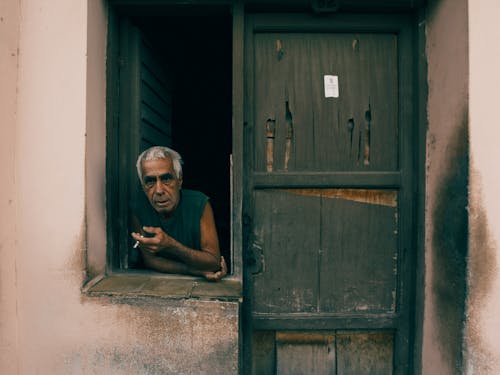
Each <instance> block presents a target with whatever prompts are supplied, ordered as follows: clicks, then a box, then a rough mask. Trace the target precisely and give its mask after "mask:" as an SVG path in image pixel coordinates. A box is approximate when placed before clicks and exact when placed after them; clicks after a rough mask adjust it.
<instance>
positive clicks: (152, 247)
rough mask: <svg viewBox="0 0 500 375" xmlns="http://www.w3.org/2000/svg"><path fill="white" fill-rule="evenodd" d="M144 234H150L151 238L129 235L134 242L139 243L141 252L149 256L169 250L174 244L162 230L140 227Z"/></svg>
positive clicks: (138, 234)
mask: <svg viewBox="0 0 500 375" xmlns="http://www.w3.org/2000/svg"><path fill="white" fill-rule="evenodd" d="M142 229H143V231H144V232H145V233H149V234H152V235H153V236H152V237H151V236H150V237H145V236H143V235H141V234H140V233H135V232H133V233H131V235H132V237H133V238H134V240H136V241H137V242H138V243H139V246H140V248H141V250H144V251H147V252H148V253H151V254H156V253H158V252H159V251H161V250H162V249H166V248H169V247H171V246H173V245H174V244H175V240H174V239H173V238H172V237H170V236H169V235H168V234H166V233H165V232H164V231H163V229H161V228H158V227H142Z"/></svg>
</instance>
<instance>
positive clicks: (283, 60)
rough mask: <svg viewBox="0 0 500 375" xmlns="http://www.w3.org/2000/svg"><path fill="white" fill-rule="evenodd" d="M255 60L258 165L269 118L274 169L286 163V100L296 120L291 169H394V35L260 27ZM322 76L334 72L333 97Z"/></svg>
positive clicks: (262, 160) (262, 165) (258, 167)
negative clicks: (335, 87)
mask: <svg viewBox="0 0 500 375" xmlns="http://www.w3.org/2000/svg"><path fill="white" fill-rule="evenodd" d="M277 46H279V48H278V47H277ZM278 50H280V51H281V53H279V51H278ZM254 59H255V66H256V71H255V74H256V80H255V81H254V82H253V83H254V85H255V95H254V98H253V99H254V103H255V124H254V126H255V138H254V142H255V150H256V153H255V166H256V170H258V171H264V170H265V150H264V148H265V141H266V138H265V134H264V129H265V123H266V120H267V119H269V118H271V119H274V120H275V121H276V137H275V140H274V160H275V167H274V168H273V170H274V171H278V170H283V169H284V155H285V142H286V131H287V129H286V118H285V104H286V102H287V101H288V102H289V107H290V113H291V114H292V116H293V124H294V135H293V140H292V147H291V150H292V151H291V155H290V162H289V168H288V170H290V171H292V170H299V171H300V170H308V171H310V170H317V171H328V170H395V169H396V168H397V167H398V162H399V158H398V136H399V132H398V111H397V95H398V75H397V72H398V69H397V38H396V36H395V35H392V34H370V33H367V34H322V33H317V34H309V33H293V34H283V33H272V34H266V33H262V34H257V35H256V36H255V56H254ZM324 75H336V76H338V78H339V97H338V98H330V97H328V98H327V97H325V92H324V83H323V82H324V81H323V77H324ZM368 119H369V120H368ZM368 128H369V132H368ZM365 150H366V151H365ZM365 152H366V157H365ZM365 159H366V160H365Z"/></svg>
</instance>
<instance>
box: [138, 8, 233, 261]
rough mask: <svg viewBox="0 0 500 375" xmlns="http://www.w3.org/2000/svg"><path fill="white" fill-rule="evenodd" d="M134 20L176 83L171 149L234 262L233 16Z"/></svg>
mask: <svg viewBox="0 0 500 375" xmlns="http://www.w3.org/2000/svg"><path fill="white" fill-rule="evenodd" d="M159 13H160V14H158V12H156V13H154V15H151V13H149V12H148V13H146V14H142V12H141V15H139V16H135V17H134V16H132V17H130V21H131V23H132V24H134V25H135V26H136V27H137V28H138V29H140V31H141V32H142V33H143V34H144V35H145V37H146V38H147V39H148V41H149V42H150V44H151V48H152V49H153V50H154V53H155V55H156V56H158V57H159V59H160V61H162V65H163V66H164V68H165V71H166V72H167V74H168V75H169V77H170V78H171V82H172V87H171V100H172V112H171V123H172V129H171V132H172V138H171V139H172V141H171V142H172V145H171V147H172V148H174V149H175V150H177V151H178V152H179V153H180V154H181V155H182V157H183V160H184V166H183V171H184V183H183V187H184V188H186V189H194V190H200V191H202V192H204V193H205V194H207V195H208V196H209V197H210V201H211V204H212V206H213V209H214V214H215V220H216V225H217V231H218V234H219V241H220V247H221V253H222V255H223V256H224V257H225V258H226V260H227V264H228V266H229V265H230V264H231V262H230V247H231V244H230V155H231V145H232V133H231V125H232V124H231V119H232V114H231V103H232V100H231V95H232V92H231V89H232V86H231V79H232V74H231V69H232V50H231V45H232V19H231V15H230V13H229V11H228V10H227V9H225V10H219V11H218V12H216V13H215V14H214V12H209V13H207V12H204V11H203V10H201V9H189V11H188V12H187V11H179V10H178V9H172V10H165V9H163V10H162V11H161V12H159Z"/></svg>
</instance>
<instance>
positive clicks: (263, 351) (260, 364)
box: [251, 331, 276, 375]
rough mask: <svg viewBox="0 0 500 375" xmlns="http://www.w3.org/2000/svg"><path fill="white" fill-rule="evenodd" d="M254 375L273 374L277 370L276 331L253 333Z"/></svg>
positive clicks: (252, 372)
mask: <svg viewBox="0 0 500 375" xmlns="http://www.w3.org/2000/svg"><path fill="white" fill-rule="evenodd" d="M251 345H252V358H253V361H252V371H251V374H252V375H262V374H273V373H275V369H276V344H275V332H274V331H253V332H252V342H251Z"/></svg>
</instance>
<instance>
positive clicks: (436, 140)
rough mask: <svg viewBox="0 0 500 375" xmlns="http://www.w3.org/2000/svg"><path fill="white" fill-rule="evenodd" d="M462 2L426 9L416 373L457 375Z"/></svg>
mask: <svg viewBox="0 0 500 375" xmlns="http://www.w3.org/2000/svg"><path fill="white" fill-rule="evenodd" d="M467 33H468V30H467V0H434V1H429V3H428V7H427V29H426V38H427V47H426V53H427V62H428V88H429V92H428V108H427V110H428V130H427V135H426V149H427V154H426V206H425V233H426V234H425V272H426V276H425V308H424V325H423V347H422V356H423V360H422V373H424V374H441V375H444V374H452V375H456V374H460V373H461V371H462V366H463V358H462V343H463V326H464V320H465V298H466V268H467V255H468V254H467V253H468V243H467V242H468V212H467V204H468V192H467V190H468V179H469V176H468V164H469V153H468V148H469V140H468V40H467V37H468V34H467Z"/></svg>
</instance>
